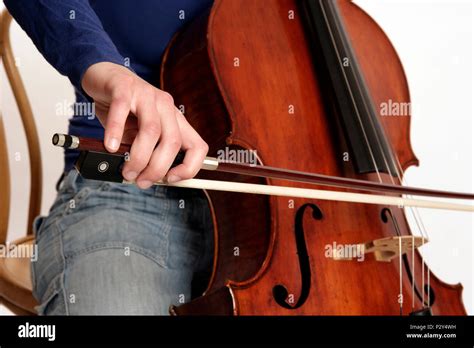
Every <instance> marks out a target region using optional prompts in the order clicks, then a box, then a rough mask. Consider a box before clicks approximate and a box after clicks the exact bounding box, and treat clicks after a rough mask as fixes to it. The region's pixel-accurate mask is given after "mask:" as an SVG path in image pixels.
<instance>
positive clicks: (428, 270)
mask: <svg viewBox="0 0 474 348" xmlns="http://www.w3.org/2000/svg"><path fill="white" fill-rule="evenodd" d="M396 160H397V166H398V168H399V170H400V171H401V172H402V173H403V179H402V183H405V184H406V185H408V181H407V179H406V177H405V173H404V171H403V168H402V165H401V163H400V159H399V158H398V157H396ZM406 196H407V198H412V197H413V196H412V195H406ZM409 210H410V211H411V212H412V214H413V215H414V216H417V217H418V220H419V222H420V225H421V228H422V229H421V231H422V236H423V238H426V239H428V240H429V234H428V230H427V229H426V227H425V224H424V223H423V219H422V218H421V214H420V211H419V210H418V209H416V208H411V209H409ZM423 245H424V239H423ZM413 260H414V258H413ZM421 260H422V267H423V271H424V268H425V257H424V255H423V254H421ZM427 275H428V279H427V286H428V306H429V305H430V295H431V291H430V290H429V289H430V269H429V268H428V267H427ZM424 287H425V278H424V273H423V276H422V299H423V306H424V304H425V301H424V298H425V290H424Z"/></svg>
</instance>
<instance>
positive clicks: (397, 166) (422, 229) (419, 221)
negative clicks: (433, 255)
mask: <svg viewBox="0 0 474 348" xmlns="http://www.w3.org/2000/svg"><path fill="white" fill-rule="evenodd" d="M336 29H337V28H336ZM336 51H337V49H336ZM339 61H340V60H339ZM341 70H342V72H343V74H344V75H345V72H346V70H345V69H343V68H342V69H341ZM349 70H350V71H351V73H352V75H353V78H354V81H355V82H356V84H357V88H359V90H362V86H361V85H360V84H359V80H358V78H357V76H356V74H355V71H354V70H353V69H349ZM346 80H347V79H346ZM348 87H349V88H348V89H349V92H350V93H351V94H352V92H351V89H350V86H349V85H348ZM362 102H363V106H364V108H365V111H366V112H367V113H368V114H370V109H369V105H368V104H367V102H366V100H365V98H362ZM354 107H355V108H356V109H357V107H358V106H357V105H356V104H354ZM357 114H358V117H359V118H360V116H359V112H358V110H357ZM369 121H370V125H371V128H372V130H373V132H374V134H375V138H376V141H377V145H378V148H379V151H380V153H381V154H382V158H383V161H384V164H385V166H386V168H387V171H388V173H389V177H390V180H391V182H392V184H393V185H395V181H394V179H393V177H394V175H393V173H392V170H391V168H390V166H389V165H388V160H387V156H386V155H385V151H383V146H382V142H381V140H380V137H379V134H378V133H377V131H376V127H375V124H374V120H373V119H372V118H371V117H369ZM361 127H362V128H363V132H364V134H366V132H365V129H364V125H363V123H361ZM366 141H367V142H368V139H367V137H366ZM369 147H370V145H369ZM390 155H391V156H390V160H391V162H392V165H393V166H394V168H395V172H396V176H397V178H398V180H399V182H400V185H402V184H403V179H402V175H401V174H400V172H401V173H403V169H402V167H401V165H400V160H399V158H398V156H397V155H396V153H395V152H394V151H393V150H391V151H390ZM372 157H373V161H374V162H375V158H374V156H372ZM395 159H396V161H397V163H395ZM375 167H376V168H377V164H376V163H375ZM403 174H404V173H403ZM378 178H379V181H380V183H383V181H382V178H381V176H380V175H379V174H378ZM409 197H411V196H409ZM409 211H410V213H411V214H412V216H413V218H414V221H415V223H416V226H417V229H418V231H419V233H420V234H421V235H422V236H423V237H426V238H427V239H429V238H428V237H429V236H428V233H427V231H426V229H425V227H424V224H423V222H422V219H421V216H420V214H419V212H418V210H417V209H416V208H410V209H409ZM394 219H395V217H394ZM414 248H415V245H414V244H412V249H413V250H414ZM412 254H414V252H412ZM422 267H425V262H424V257H423V262H422ZM414 270H415V260H414V258H412V274H413V281H412V293H414V290H415V282H416V278H415V275H414V274H415V272H414ZM429 281H430V279H429V269H428V288H429ZM424 282H425V278H424V277H422V297H423V298H422V302H423V306H424V305H425V302H424V287H425V286H424ZM429 295H430V294H429V293H428V303H429V302H430V299H429Z"/></svg>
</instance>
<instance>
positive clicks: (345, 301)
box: [162, 0, 465, 315]
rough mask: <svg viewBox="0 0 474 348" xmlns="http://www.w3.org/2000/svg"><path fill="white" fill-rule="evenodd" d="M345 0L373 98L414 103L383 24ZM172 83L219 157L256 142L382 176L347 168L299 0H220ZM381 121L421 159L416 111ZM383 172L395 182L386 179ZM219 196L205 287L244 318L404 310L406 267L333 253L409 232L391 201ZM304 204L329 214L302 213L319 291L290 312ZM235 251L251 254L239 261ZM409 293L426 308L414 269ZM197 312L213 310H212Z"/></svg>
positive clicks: (407, 154)
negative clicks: (228, 296) (413, 125)
mask: <svg viewBox="0 0 474 348" xmlns="http://www.w3.org/2000/svg"><path fill="white" fill-rule="evenodd" d="M338 3H339V5H340V8H341V12H342V14H343V19H344V21H345V24H346V27H347V30H348V33H349V37H350V39H351V40H352V43H353V47H354V49H355V51H356V54H357V58H358V60H359V64H360V65H361V67H362V70H363V72H364V77H365V79H366V82H367V85H368V89H369V93H370V94H371V96H372V99H373V101H374V103H375V105H380V103H381V102H384V101H388V100H389V99H391V100H392V101H397V102H409V92H408V87H407V83H406V78H405V75H404V72H403V68H402V66H401V64H400V60H399V59H398V56H397V54H396V52H395V50H394V48H393V47H392V45H391V44H390V42H389V40H388V39H387V37H386V36H385V35H384V33H383V32H382V30H381V29H380V28H379V27H378V26H377V24H376V23H375V22H374V21H373V20H372V19H371V18H370V17H368V16H367V15H366V14H365V13H364V12H363V11H361V10H360V9H359V8H358V7H357V6H355V5H354V4H352V3H351V2H348V1H339V2H338ZM289 11H295V13H296V17H295V20H289V18H288V12H289ZM235 58H238V59H239V62H240V64H239V66H238V67H236V66H235V65H234V62H235ZM162 84H163V88H164V89H166V90H168V91H169V92H170V93H171V94H172V95H173V96H174V98H175V101H176V104H177V105H181V104H182V105H184V106H185V108H186V112H185V115H186V116H187V118H188V120H189V121H190V122H191V124H192V125H193V126H194V127H195V128H196V129H197V131H198V132H199V133H200V134H202V135H203V137H204V139H205V140H206V141H207V142H208V143H209V144H210V149H211V155H213V153H215V152H216V151H217V150H218V149H222V148H223V147H224V146H226V145H230V144H231V145H232V146H236V147H242V148H246V149H251V150H254V149H257V151H258V155H259V159H260V160H261V161H262V163H263V164H265V165H269V166H275V167H280V168H290V169H294V170H300V171H306V172H314V173H319V174H324V175H331V176H349V177H353V178H358V179H370V180H374V176H372V175H368V176H360V175H355V174H354V173H353V172H351V170H350V169H348V167H349V166H350V162H349V163H347V162H344V161H343V154H342V153H341V152H340V151H341V148H342V146H341V144H340V143H339V142H340V138H339V137H338V131H337V130H336V129H335V124H334V122H333V120H331V119H330V117H328V115H327V106H325V104H324V100H323V97H322V96H323V93H322V91H323V90H324V88H327V87H326V86H324V85H321V82H320V81H319V80H318V77H317V74H316V72H315V69H314V66H313V60H312V57H311V54H310V50H309V49H308V46H307V43H306V41H305V33H304V30H303V26H302V23H301V21H300V20H299V19H298V8H297V2H296V1H294V0H281V1H246V0H218V1H216V2H215V4H214V7H213V10H212V12H211V14H210V17H209V22H206V20H205V19H202V20H201V21H198V22H196V23H195V24H194V25H193V26H191V27H190V28H189V29H188V30H187V31H185V32H183V33H182V34H181V35H178V36H177V37H176V38H175V40H174V44H173V45H172V46H171V48H170V49H169V51H168V52H167V54H166V56H165V60H164V65H163V70H162ZM289 105H293V106H294V110H295V112H294V114H289V113H288V107H289ZM380 119H381V122H382V125H383V127H384V129H385V132H386V133H387V136H388V138H389V140H390V143H391V145H392V148H393V151H394V152H395V153H396V155H397V156H398V158H399V160H400V163H401V164H402V166H403V168H406V167H407V166H409V165H412V164H417V163H418V160H417V159H416V157H415V155H414V154H413V151H412V149H411V145H410V141H409V122H410V120H409V117H405V118H400V117H392V118H389V117H386V118H384V117H380ZM217 177H218V178H221V179H224V178H223V177H221V176H217ZM382 178H383V182H385V183H391V180H392V179H391V178H390V177H389V176H388V175H383V176H382ZM225 179H227V178H225ZM238 179H240V180H246V179H245V178H244V177H240V178H238ZM394 180H395V181H397V180H398V179H394ZM266 182H267V183H269V184H288V183H287V182H282V181H279V180H266ZM397 183H399V182H398V181H397ZM291 185H292V186H295V187H307V185H305V184H301V183H292V184H291ZM313 187H314V186H313ZM316 188H317V187H316ZM209 197H210V204H211V205H212V207H213V214H214V219H215V220H214V222H215V229H216V230H215V237H216V252H215V260H214V273H213V276H212V279H211V282H210V285H209V289H208V292H207V293H212V292H213V291H216V290H219V289H221V288H222V287H223V286H228V287H229V288H230V289H231V293H232V296H233V306H234V308H233V313H234V314H239V315H262V314H268V315H292V314H293V315H399V314H400V307H399V304H398V295H399V274H400V270H399V266H398V262H390V263H381V262H376V261H375V260H374V259H373V258H370V257H367V258H366V259H365V260H364V261H363V262H357V261H350V262H348V261H335V260H333V259H331V258H327V257H326V256H325V246H327V245H332V244H333V243H334V242H335V243H337V244H356V243H361V242H366V241H371V240H375V239H379V238H384V237H392V236H396V235H397V231H399V232H400V233H401V235H410V233H411V232H410V229H409V227H408V224H407V222H406V219H405V216H404V214H403V211H402V210H400V209H390V210H389V212H391V214H392V216H393V217H394V220H396V223H395V224H394V223H393V222H392V220H390V219H389V220H386V219H385V220H384V214H386V212H387V210H386V207H383V206H368V205H364V204H351V203H341V202H323V201H311V200H304V199H294V202H293V204H294V207H292V206H291V204H290V202H289V200H288V199H286V198H276V197H272V198H270V199H268V200H263V201H262V200H260V201H258V198H256V197H254V196H250V197H249V196H246V197H239V196H238V195H233V194H218V195H215V194H214V193H209ZM306 204H314V205H316V206H317V207H319V209H320V211H321V212H322V218H321V219H315V218H314V217H312V216H311V214H310V212H308V211H306V213H305V215H304V218H303V228H304V237H305V242H306V247H307V249H308V258H309V266H310V269H311V282H310V291H309V295H308V298H307V300H306V302H305V303H304V304H303V305H302V306H300V307H299V308H296V309H288V308H284V307H282V306H280V305H278V304H277V303H276V302H275V300H274V298H273V293H272V292H273V289H274V287H275V285H278V284H280V285H283V286H285V287H286V288H287V289H288V291H289V293H290V294H292V295H293V296H294V298H295V301H297V300H298V298H299V296H300V293H301V284H302V280H301V272H300V266H299V263H298V254H297V248H296V240H295V233H294V231H295V217H296V214H297V210H298V209H299V208H301V207H303V206H305V205H306ZM384 212H385V213H384ZM252 221H253V223H252ZM235 247H238V248H239V250H240V253H241V254H240V255H244V257H235V256H234V250H235ZM242 253H243V254H242ZM249 260H251V261H252V262H249ZM407 261H408V263H409V269H411V267H414V269H415V276H416V286H417V288H419V289H421V287H422V282H421V279H420V274H421V266H422V265H421V257H420V255H419V253H418V252H416V253H415V258H414V260H412V257H411V255H409V256H408V260H407ZM412 265H414V266H412ZM426 274H427V272H426V270H425V275H426ZM426 281H427V279H425V282H426ZM430 285H431V287H432V289H433V291H434V294H435V297H434V298H433V297H432V298H431V299H432V300H433V299H434V302H433V304H432V311H433V313H434V314H444V315H463V314H465V310H464V307H463V304H462V300H461V290H462V288H461V286H460V285H448V284H445V283H443V282H442V281H440V280H439V279H438V278H436V277H435V276H434V275H433V274H432V273H431V274H430ZM402 293H403V297H404V306H403V314H405V315H406V314H409V313H410V312H411V311H413V310H419V309H421V308H422V303H421V301H420V300H419V299H418V297H416V298H415V301H414V302H415V306H414V307H413V308H412V306H411V304H412V299H413V298H412V288H411V284H410V280H409V275H408V273H407V270H406V269H403V289H402ZM425 300H426V296H425ZM223 305H224V304H223ZM190 306H192V305H188V306H187V307H186V311H187V312H189V311H190V310H191V307H190ZM196 310H203V309H202V306H200V307H199V309H198V308H196Z"/></svg>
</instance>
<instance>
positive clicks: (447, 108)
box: [0, 0, 474, 314]
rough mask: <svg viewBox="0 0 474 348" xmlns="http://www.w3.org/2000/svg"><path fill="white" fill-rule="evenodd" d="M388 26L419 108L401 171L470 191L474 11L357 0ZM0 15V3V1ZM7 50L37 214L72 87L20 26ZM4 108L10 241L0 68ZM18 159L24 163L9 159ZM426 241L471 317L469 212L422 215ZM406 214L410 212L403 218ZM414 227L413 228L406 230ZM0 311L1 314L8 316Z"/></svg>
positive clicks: (17, 231)
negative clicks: (33, 154) (25, 99)
mask: <svg viewBox="0 0 474 348" xmlns="http://www.w3.org/2000/svg"><path fill="white" fill-rule="evenodd" d="M356 3H357V4H359V5H360V6H361V7H362V8H363V9H365V10H366V11H367V12H368V13H369V14H370V15H371V16H372V17H373V18H374V19H375V20H376V21H377V22H378V23H379V24H380V26H381V27H382V28H383V29H384V31H385V32H386V33H387V35H388V36H389V38H390V39H391V41H392V43H393V44H394V46H395V48H396V49H397V51H398V53H399V55H400V58H401V60H402V63H403V65H404V68H405V72H406V74H407V77H408V82H409V86H410V92H411V97H412V102H413V103H414V105H415V111H414V112H413V117H412V129H411V132H412V133H411V137H412V144H413V148H414V150H415V153H416V155H417V156H418V158H419V159H420V167H418V168H415V167H412V168H410V169H409V170H408V171H407V174H406V178H407V182H408V184H409V185H411V186H422V187H429V188H435V189H445V190H453V191H465V192H472V191H473V144H472V136H473V121H472V115H473V105H472V100H473V98H472V94H473V88H472V81H473V76H472V74H473V69H472V58H473V52H472V49H473V42H472V40H473V37H472V35H473V34H472V33H473V27H472V26H473V5H472V3H471V2H470V1H468V0H467V1H455V0H449V1H448V0H446V1H421V0H409V1H408V0H407V1H402V0H383V1H382V0H357V1H356ZM0 9H3V4H0ZM11 35H12V42H13V50H14V53H15V55H16V57H17V61H18V64H19V68H20V71H21V74H22V77H23V79H24V82H25V85H26V89H27V92H28V96H29V98H30V100H31V103H32V106H33V112H34V115H35V119H36V125H37V127H38V130H39V134H40V140H41V151H42V156H43V171H44V179H43V183H44V186H43V187H44V191H43V203H42V204H43V205H42V207H43V208H42V213H43V214H46V213H47V211H48V209H49V206H50V205H51V203H52V202H53V200H54V197H55V190H54V185H55V182H56V180H57V178H58V176H59V175H60V173H61V171H62V168H63V158H62V151H61V150H59V149H57V148H54V147H53V146H51V140H50V139H51V135H52V134H53V133H55V132H66V130H67V117H66V116H58V115H56V107H57V104H58V103H63V102H64V101H66V102H68V103H71V102H73V90H72V87H71V86H70V84H69V81H68V80H67V79H66V78H65V77H62V76H60V75H59V73H57V72H56V71H55V70H54V69H53V68H52V67H51V66H49V65H48V63H47V62H46V61H45V60H44V59H43V58H42V57H41V55H40V54H39V53H38V52H37V51H36V49H35V47H34V46H33V44H32V43H31V41H30V40H29V39H28V38H27V36H26V35H25V34H24V33H23V32H22V31H21V29H20V28H19V27H18V25H16V24H14V25H13V28H12V34H11ZM0 70H1V71H0V78H1V84H0V86H1V94H0V96H1V100H0V109H1V112H2V114H3V118H4V122H5V127H6V131H7V143H8V146H9V154H10V170H11V177H12V178H13V182H12V193H13V195H12V196H13V197H12V201H11V204H12V209H11V214H10V226H9V240H13V239H15V238H18V237H21V236H23V235H24V234H25V231H26V218H27V208H28V205H27V204H26V202H27V199H28V192H29V187H28V183H29V172H28V171H29V169H28V162H27V156H28V155H27V148H26V143H25V140H24V133H23V130H22V126H21V123H20V119H19V115H18V111H17V109H16V106H15V104H14V102H13V96H12V94H11V91H10V89H9V88H8V84H7V82H6V77H5V73H4V71H3V69H0ZM15 154H17V155H18V154H19V155H20V156H21V159H20V160H19V161H16V160H15ZM420 214H421V217H422V219H423V223H424V225H425V227H426V230H427V231H428V233H429V237H430V243H429V244H428V245H426V246H424V247H422V249H421V251H422V253H423V255H424V256H425V258H426V261H427V263H428V265H429V266H430V268H431V270H432V271H433V272H434V273H436V275H437V276H438V277H439V278H440V279H442V280H444V281H446V282H448V283H458V282H460V283H462V284H463V286H464V293H463V299H464V304H465V306H466V308H467V310H468V312H469V313H470V314H474V306H473V302H474V299H473V297H474V289H473V281H472V279H473V269H474V258H473V246H474V238H473V233H474V228H473V216H472V214H469V213H457V212H446V211H435V210H425V209H422V210H420ZM409 216H410V215H409ZM412 227H413V229H414V230H415V231H416V224H412ZM8 313H9V312H8V310H6V309H5V308H3V307H0V314H8Z"/></svg>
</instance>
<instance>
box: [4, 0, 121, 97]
mask: <svg viewBox="0 0 474 348" xmlns="http://www.w3.org/2000/svg"><path fill="white" fill-rule="evenodd" d="M4 3H5V6H6V7H7V9H8V11H9V12H10V13H11V15H12V16H13V17H14V18H15V20H16V21H17V22H18V23H19V24H20V26H21V27H22V28H23V30H24V31H25V32H26V33H27V34H28V36H29V37H30V38H31V40H32V41H33V43H34V44H35V46H36V47H37V49H38V50H39V51H40V52H41V54H42V55H43V56H44V57H45V58H46V60H47V61H48V62H49V63H50V64H51V65H52V66H53V67H54V68H56V70H58V71H59V72H60V73H61V74H63V75H65V76H67V77H68V78H69V80H70V81H71V82H72V84H73V85H74V86H75V87H76V89H77V90H78V91H83V90H82V87H81V80H82V76H83V75H84V73H85V71H86V70H87V68H88V67H90V66H91V65H93V64H95V63H99V62H112V63H116V64H119V65H123V64H124V58H123V57H122V55H121V54H120V53H119V52H118V50H117V48H116V47H115V45H114V43H113V42H112V40H111V39H110V37H109V36H108V34H107V33H106V32H105V30H104V28H103V27H102V23H101V22H100V19H99V18H98V17H97V15H96V13H95V12H94V10H93V9H92V7H91V6H90V4H89V1H88V0H4ZM82 93H84V92H82Z"/></svg>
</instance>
